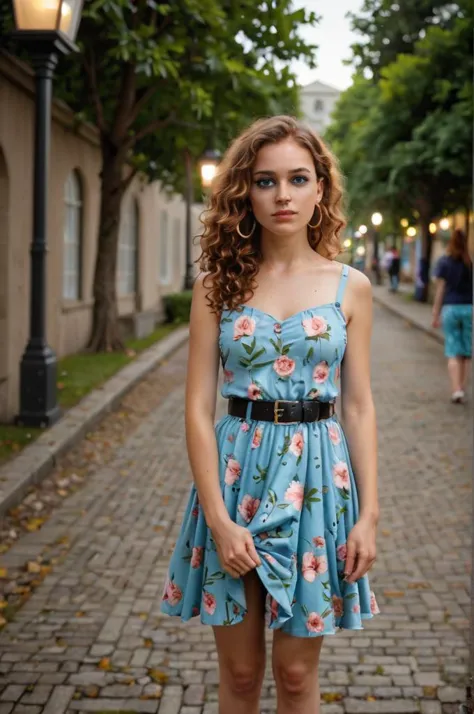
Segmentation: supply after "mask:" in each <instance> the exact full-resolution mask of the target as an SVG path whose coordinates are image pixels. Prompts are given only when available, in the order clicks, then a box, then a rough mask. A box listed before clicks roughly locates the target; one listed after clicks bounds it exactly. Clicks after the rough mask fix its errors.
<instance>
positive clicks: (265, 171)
mask: <svg viewBox="0 0 474 714" xmlns="http://www.w3.org/2000/svg"><path fill="white" fill-rule="evenodd" d="M303 171H304V172H306V173H307V174H310V173H311V171H310V170H309V169H305V168H304V167H302V168H300V169H291V171H288V173H289V174H300V173H301V172H303ZM258 174H266V175H267V176H275V171H267V170H263V171H256V172H255V174H254V176H257V175H258Z"/></svg>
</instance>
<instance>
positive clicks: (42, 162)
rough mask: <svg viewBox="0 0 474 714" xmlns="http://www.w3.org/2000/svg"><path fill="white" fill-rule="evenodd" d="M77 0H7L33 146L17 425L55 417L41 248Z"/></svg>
mask: <svg viewBox="0 0 474 714" xmlns="http://www.w3.org/2000/svg"><path fill="white" fill-rule="evenodd" d="M82 4H83V0H67V1H66V0H36V2H32V1H31V0H13V10H14V16H15V27H16V30H15V32H13V33H12V37H13V38H14V39H15V40H16V41H17V42H18V44H20V45H21V46H23V47H24V48H25V49H26V50H27V51H28V53H29V57H30V60H31V63H32V65H33V67H34V69H35V85H36V105H35V148H34V177H33V240H32V243H31V289H30V332H29V340H28V344H27V345H26V349H25V352H24V354H23V357H22V360H21V366H20V413H19V415H18V416H17V417H16V422H17V423H18V424H24V425H26V426H48V425H49V424H52V423H53V422H55V421H56V420H57V419H58V417H59V415H60V409H59V406H58V403H57V387H56V372H57V369H56V364H57V360H56V355H55V354H54V352H53V350H52V349H51V348H50V347H49V345H48V344H47V341H46V252H47V235H46V232H47V220H46V219H47V212H48V209H47V203H48V201H47V199H48V178H49V154H50V141H51V98H52V84H53V73H54V69H55V67H56V65H57V62H58V57H59V55H60V54H64V55H66V54H69V52H73V51H76V50H77V49H78V48H77V47H76V45H75V44H74V40H75V38H76V35H77V31H78V29H79V23H80V20H81V11H82Z"/></svg>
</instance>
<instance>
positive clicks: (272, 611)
mask: <svg viewBox="0 0 474 714" xmlns="http://www.w3.org/2000/svg"><path fill="white" fill-rule="evenodd" d="M267 607H268V612H269V615H270V622H269V624H270V625H271V624H272V622H275V620H276V619H277V617H278V600H275V598H274V597H271V596H269V597H268V600H267Z"/></svg>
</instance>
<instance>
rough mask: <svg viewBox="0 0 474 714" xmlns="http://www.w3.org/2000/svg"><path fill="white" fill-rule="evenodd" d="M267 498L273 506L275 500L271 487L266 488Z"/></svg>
mask: <svg viewBox="0 0 474 714" xmlns="http://www.w3.org/2000/svg"><path fill="white" fill-rule="evenodd" d="M268 500H269V501H270V503H271V504H272V506H274V505H275V503H276V502H277V497H276V493H275V491H273V490H272V489H271V488H269V489H268Z"/></svg>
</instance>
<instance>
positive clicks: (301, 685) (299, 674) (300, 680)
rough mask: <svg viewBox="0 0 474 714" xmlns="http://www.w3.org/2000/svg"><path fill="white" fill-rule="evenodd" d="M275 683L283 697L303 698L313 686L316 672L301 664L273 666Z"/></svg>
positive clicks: (292, 663) (288, 663)
mask: <svg viewBox="0 0 474 714" xmlns="http://www.w3.org/2000/svg"><path fill="white" fill-rule="evenodd" d="M274 674H275V681H276V683H277V686H278V688H279V689H280V691H281V694H283V696H286V697H287V698H291V699H297V698H299V697H305V696H307V695H308V693H309V692H310V690H311V689H312V687H313V685H314V678H315V677H316V676H317V671H315V669H314V668H313V669H312V670H311V671H310V670H309V669H308V667H307V666H306V665H305V664H304V663H303V662H291V663H290V662H287V663H285V664H277V665H276V666H275V672H274Z"/></svg>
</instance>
